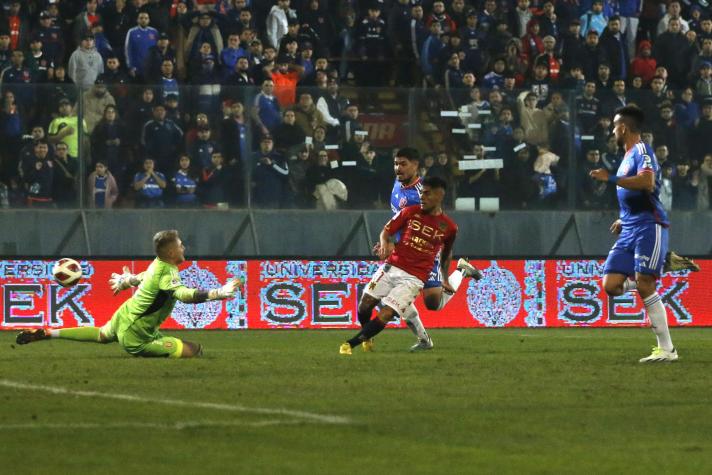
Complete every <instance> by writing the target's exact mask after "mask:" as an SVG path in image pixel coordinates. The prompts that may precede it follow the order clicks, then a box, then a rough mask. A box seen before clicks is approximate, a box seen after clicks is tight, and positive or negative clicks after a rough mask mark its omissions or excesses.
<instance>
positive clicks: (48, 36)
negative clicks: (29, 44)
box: [0, 11, 64, 65]
mask: <svg viewBox="0 0 712 475" xmlns="http://www.w3.org/2000/svg"><path fill="white" fill-rule="evenodd" d="M33 38H36V39H39V40H40V41H42V52H43V53H44V54H45V55H46V56H47V58H48V60H49V61H50V62H52V63H53V64H55V65H60V64H63V61H64V33H63V32H62V29H61V28H60V27H59V25H56V24H54V23H53V21H52V16H51V15H50V14H49V12H47V11H42V12H40V17H39V26H38V27H37V29H36V30H35V31H34V33H33ZM1 56H2V33H0V57H1ZM1 62H2V61H1V60H0V63H1Z"/></svg>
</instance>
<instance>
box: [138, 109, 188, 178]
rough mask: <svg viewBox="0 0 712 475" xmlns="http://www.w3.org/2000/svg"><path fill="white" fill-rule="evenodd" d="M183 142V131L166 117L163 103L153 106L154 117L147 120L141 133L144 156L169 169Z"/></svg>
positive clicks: (162, 167)
mask: <svg viewBox="0 0 712 475" xmlns="http://www.w3.org/2000/svg"><path fill="white" fill-rule="evenodd" d="M182 144H183V131H182V130H181V129H180V127H178V126H177V125H176V123H175V122H173V121H172V120H170V119H167V118H166V107H165V106H164V105H163V104H156V105H154V106H153V119H151V120H149V121H148V122H146V123H145V124H144V126H143V131H142V133H141V145H143V151H144V154H145V155H144V156H146V157H151V159H152V160H151V161H152V162H153V161H154V160H155V164H156V165H157V166H158V167H160V168H161V169H164V170H166V169H169V168H170V167H171V164H173V163H175V159H176V157H177V156H178V153H179V152H180V151H181V147H182Z"/></svg>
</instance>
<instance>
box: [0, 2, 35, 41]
mask: <svg viewBox="0 0 712 475" xmlns="http://www.w3.org/2000/svg"><path fill="white" fill-rule="evenodd" d="M4 9H5V12H4V18H3V17H2V16H0V20H5V21H4V22H3V23H5V24H6V25H7V28H8V30H9V33H10V49H13V50H16V49H26V48H27V44H28V43H29V41H30V34H29V33H30V29H29V26H28V22H27V18H26V17H25V13H24V12H23V11H22V3H21V2H20V1H19V0H11V1H10V2H5V7H4ZM3 26H5V25H3Z"/></svg>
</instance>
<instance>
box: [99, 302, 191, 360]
mask: <svg viewBox="0 0 712 475" xmlns="http://www.w3.org/2000/svg"><path fill="white" fill-rule="evenodd" d="M101 335H102V336H103V337H104V339H105V340H106V341H118V342H119V345H121V347H122V348H123V349H124V350H126V352H127V353H129V354H131V355H134V356H144V357H170V358H180V356H181V354H182V353H183V342H182V341H181V340H179V339H178V338H173V337H171V336H163V335H161V333H160V332H159V331H158V329H157V328H155V326H153V325H150V324H149V323H148V322H147V320H142V319H141V318H137V319H135V320H132V319H131V318H129V316H128V315H127V314H126V313H125V311H124V310H123V309H122V308H120V309H119V310H117V311H116V313H114V316H113V317H111V320H109V321H108V322H106V324H105V325H104V326H103V327H101Z"/></svg>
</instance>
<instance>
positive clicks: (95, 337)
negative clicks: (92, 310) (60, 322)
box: [49, 327, 101, 343]
mask: <svg viewBox="0 0 712 475" xmlns="http://www.w3.org/2000/svg"><path fill="white" fill-rule="evenodd" d="M100 332H101V329H100V328H99V327H77V328H62V329H60V330H50V331H49V335H50V338H61V339H62V340H74V341H93V342H97V343H98V342H99V341H101V340H100V337H99V334H100Z"/></svg>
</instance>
